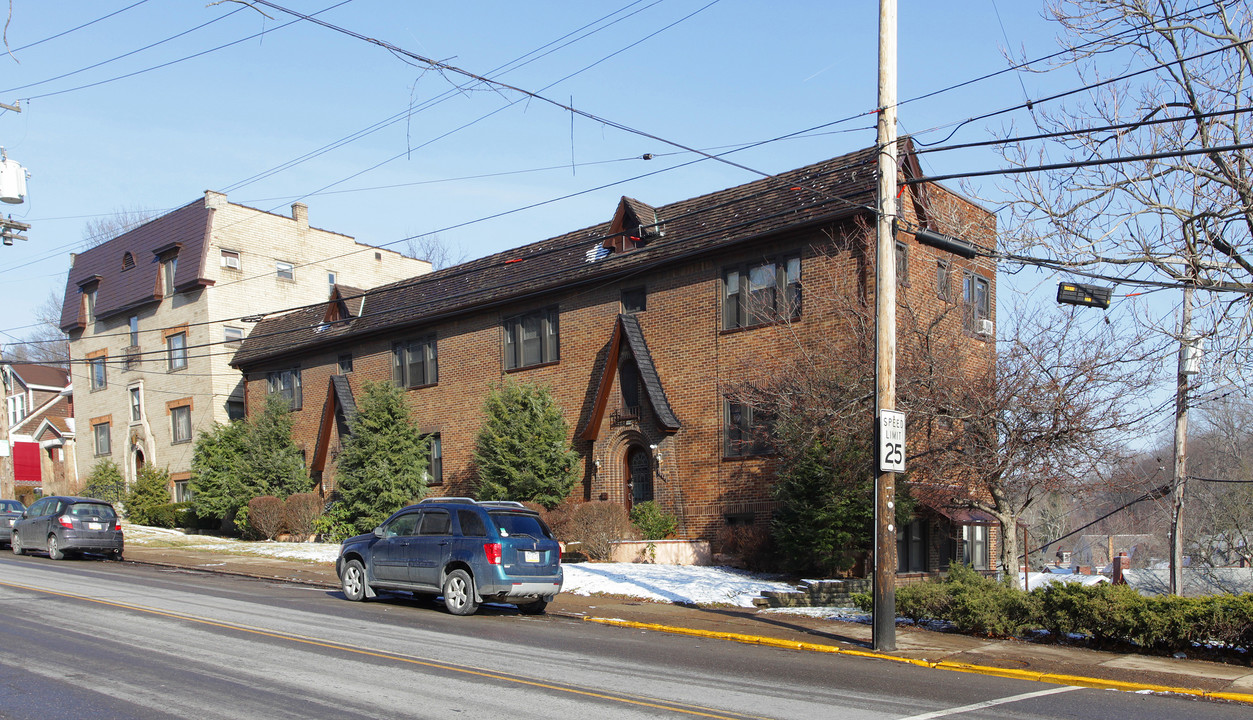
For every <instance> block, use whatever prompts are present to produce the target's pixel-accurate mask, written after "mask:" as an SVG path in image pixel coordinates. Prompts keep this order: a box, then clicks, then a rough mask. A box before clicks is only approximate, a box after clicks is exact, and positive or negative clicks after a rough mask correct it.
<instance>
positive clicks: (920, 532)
mask: <svg viewBox="0 0 1253 720" xmlns="http://www.w3.org/2000/svg"><path fill="white" fill-rule="evenodd" d="M896 571H897V572H902V573H920V572H926V571H927V525H926V523H924V522H923V521H922V520H914V521H913V522H910V523H909V524H907V525H902V526H901V528H900V532H898V533H897V534H896Z"/></svg>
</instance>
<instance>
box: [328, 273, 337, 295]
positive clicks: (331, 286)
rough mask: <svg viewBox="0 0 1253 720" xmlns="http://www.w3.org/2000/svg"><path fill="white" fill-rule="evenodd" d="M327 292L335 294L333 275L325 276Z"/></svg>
mask: <svg viewBox="0 0 1253 720" xmlns="http://www.w3.org/2000/svg"><path fill="white" fill-rule="evenodd" d="M326 286H327V292H335V273H333V272H328V273H327V274H326Z"/></svg>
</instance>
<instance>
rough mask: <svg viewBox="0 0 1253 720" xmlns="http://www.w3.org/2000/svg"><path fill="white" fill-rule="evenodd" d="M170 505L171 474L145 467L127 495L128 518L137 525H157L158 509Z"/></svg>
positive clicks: (148, 466)
mask: <svg viewBox="0 0 1253 720" xmlns="http://www.w3.org/2000/svg"><path fill="white" fill-rule="evenodd" d="M169 504H170V473H169V471H168V470H164V469H158V468H156V467H154V466H153V465H151V464H149V465H144V466H143V467H141V468H139V472H137V473H135V484H134V485H131V488H130V491H128V492H127V493H126V501H125V506H126V518H127V519H128V520H130V521H131V522H133V523H135V524H136V525H156V521H157V508H158V507H161V506H162V505H169Z"/></svg>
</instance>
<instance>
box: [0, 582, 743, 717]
mask: <svg viewBox="0 0 1253 720" xmlns="http://www.w3.org/2000/svg"><path fill="white" fill-rule="evenodd" d="M0 587H7V588H12V589H15V590H26V591H29V592H36V593H42V594H44V595H52V596H55V597H63V598H68V599H71V600H81V601H84V602H89V603H93V604H96V605H104V606H107V607H112V608H117V609H120V610H130V611H132V612H139V613H144V614H147V615H157V616H160V617H166V618H172V619H175V620H183V621H186V622H191V623H196V624H199V625H208V626H210V627H216V628H221V629H225V630H233V631H236V632H244V633H249V634H252V635H260V636H263V637H268V638H274V639H277V640H286V641H288V642H295V643H300V644H303V645H311V646H314V647H320V648H326V649H330V650H339V651H341V652H346V653H352V654H356V655H365V656H369V657H374V658H380V659H383V660H394V661H397V662H403V663H408V664H410V665H418V666H421V667H426V668H431V669H435V670H446V671H448V672H454V673H460V674H462V675H472V676H475V677H481V678H485V679H489V680H499V681H502V682H508V683H513V684H515V685H524V686H528V687H534V688H539V689H543V690H552V691H555V692H562V693H567V694H570V695H579V696H582V697H588V698H594V699H597V700H607V701H610V702H617V703H622V704H625V705H635V706H638V707H646V708H652V709H656V710H669V711H671V712H676V713H680V714H684V715H693V716H696V717H705V718H715V720H745V719H748V720H765V719H764V718H758V717H757V716H753V715H743V714H739V713H736V714H731V715H728V714H725V712H724V711H720V710H717V709H715V708H705V707H702V706H699V705H690V704H685V703H677V702H671V701H669V700H661V699H658V698H649V697H647V696H643V695H637V696H630V695H626V694H610V693H605V692H600V691H596V690H588V689H584V688H578V687H575V686H573V685H555V684H553V683H548V682H541V681H539V680H531V679H529V678H524V677H521V676H515V675H506V674H504V673H500V672H496V671H493V670H486V669H482V668H474V667H469V666H460V665H451V664H448V663H442V662H436V661H433V660H422V659H419V658H414V657H408V656H405V655H397V654H394V653H386V652H380V651H377V650H369V649H367V648H362V647H356V646H353V645H348V644H345V643H339V642H333V641H330V640H319V639H317V638H311V637H307V636H303V635H296V634H294V633H284V632H277V631H274V630H265V629H262V628H257V627H251V626H248V625H240V624H237V623H229V622H223V621H221V620H210V619H208V618H202V617H198V616H195V615H188V614H185V613H176V612H170V611H168V610H158V609H157V608H151V607H145V606H143V605H132V604H130V603H122V602H116V601H113V600H102V599H100V598H93V597H87V596H85V595H75V594H73V593H66V592H60V591H57V590H48V589H46V588H38V587H32V586H29V585H19V584H17V583H11V582H5V581H2V580H0Z"/></svg>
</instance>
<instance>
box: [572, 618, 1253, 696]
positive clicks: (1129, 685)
mask: <svg viewBox="0 0 1253 720" xmlns="http://www.w3.org/2000/svg"><path fill="white" fill-rule="evenodd" d="M583 620H584V621H585V622H594V623H600V624H602V625H614V626H617V627H628V628H638V629H641V630H654V631H656V632H664V633H671V634H674V635H691V636H694V637H706V638H716V639H720V640H730V641H732V642H740V643H748V644H752V645H766V646H769V647H776V648H784V649H787V650H805V651H808V652H821V653H832V654H839V655H852V656H854V657H865V658H874V659H876V660H891V661H892V662H898V663H905V664H908V665H917V666H919V667H926V668H931V669H934V670H952V671H955V672H966V673H976V674H979V675H992V676H996V677H1004V678H1013V679H1015V680H1034V681H1036V682H1047V683H1053V684H1056V685H1074V686H1077V687H1088V688H1096V689H1098V690H1122V691H1126V692H1137V691H1145V690H1147V691H1149V692H1157V693H1174V694H1177V695H1195V696H1197V697H1205V698H1214V699H1216V700H1234V701H1236V702H1244V703H1253V693H1240V692H1214V691H1209V690H1199V689H1196V688H1182V687H1172V686H1169V685H1151V684H1148V683H1134V682H1124V681H1122V680H1105V679H1103V678H1093V677H1085V676H1082V675H1061V674H1057V673H1045V672H1032V671H1030V670H1011V669H1008V668H998V667H992V666H989V665H972V664H970V663H959V662H951V661H948V660H939V661H936V662H931V661H929V660H914V659H912V658H904V657H898V656H896V655H887V654H885V653H878V652H871V651H869V650H856V649H853V648H842V647H837V646H835V645H820V644H818V643H806V642H797V641H794V640H780V639H778V638H770V637H762V636H759V635H742V634H740V633H728V632H715V631H710V630H693V629H692V628H683V627H672V626H669V625H656V624H653V623H641V622H634V621H632V620H617V619H613V618H598V617H590V616H585V617H584V618H583Z"/></svg>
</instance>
